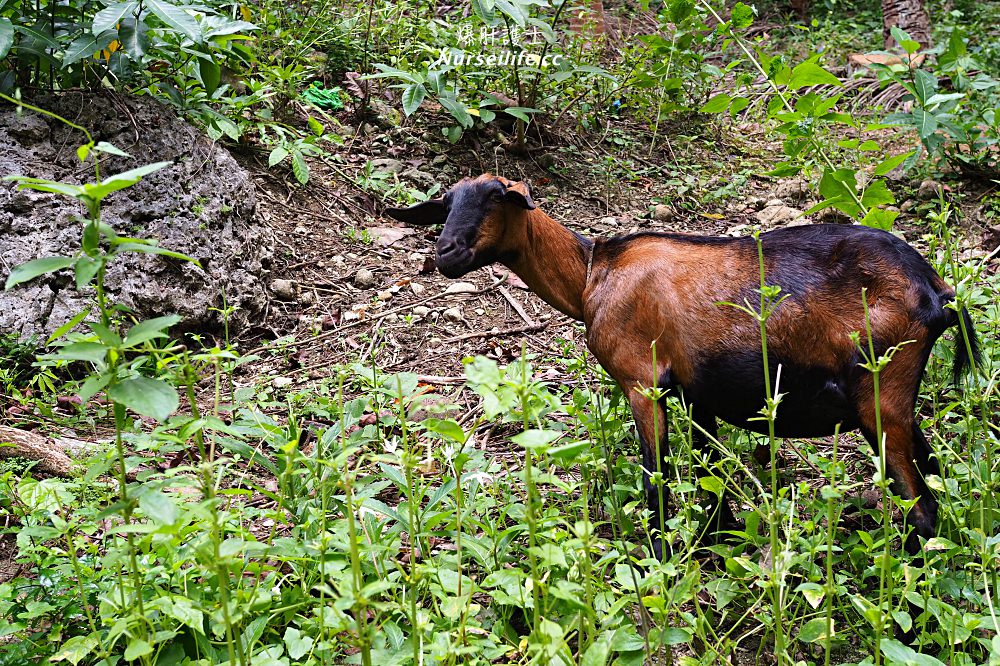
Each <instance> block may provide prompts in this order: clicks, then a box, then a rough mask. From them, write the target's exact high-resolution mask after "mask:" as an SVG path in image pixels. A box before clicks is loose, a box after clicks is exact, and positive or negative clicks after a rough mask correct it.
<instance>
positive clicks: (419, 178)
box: [402, 169, 437, 190]
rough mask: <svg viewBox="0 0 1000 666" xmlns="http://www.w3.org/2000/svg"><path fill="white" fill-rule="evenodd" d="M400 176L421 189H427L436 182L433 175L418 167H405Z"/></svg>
mask: <svg viewBox="0 0 1000 666" xmlns="http://www.w3.org/2000/svg"><path fill="white" fill-rule="evenodd" d="M402 176H403V178H406V179H407V180H409V181H410V182H412V183H413V184H414V185H416V186H417V187H419V188H420V189H423V190H429V189H430V188H432V187H434V185H435V184H436V183H437V179H435V178H434V176H433V175H431V174H429V173H427V172H426V171H421V170H419V169H407V170H406V171H404V172H403V173H402Z"/></svg>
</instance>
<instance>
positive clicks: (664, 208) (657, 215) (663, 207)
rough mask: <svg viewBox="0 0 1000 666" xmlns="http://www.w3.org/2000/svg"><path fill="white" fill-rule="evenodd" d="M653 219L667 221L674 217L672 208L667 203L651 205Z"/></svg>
mask: <svg viewBox="0 0 1000 666" xmlns="http://www.w3.org/2000/svg"><path fill="white" fill-rule="evenodd" d="M653 219H654V220H659V221H660V222H669V221H671V220H672V219H674V209H673V208H671V207H670V206H668V205H667V204H656V205H655V206H653Z"/></svg>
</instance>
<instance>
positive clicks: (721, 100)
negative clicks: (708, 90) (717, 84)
mask: <svg viewBox="0 0 1000 666" xmlns="http://www.w3.org/2000/svg"><path fill="white" fill-rule="evenodd" d="M732 101H733V98H732V97H730V96H729V95H727V94H726V93H719V94H718V95H715V96H714V97H712V99H710V100H708V101H707V102H705V104H704V105H703V106H702V107H701V108H700V109H698V111H700V112H701V113H721V112H723V111H725V110H726V109H728V108H729V104H730V103H731V102H732Z"/></svg>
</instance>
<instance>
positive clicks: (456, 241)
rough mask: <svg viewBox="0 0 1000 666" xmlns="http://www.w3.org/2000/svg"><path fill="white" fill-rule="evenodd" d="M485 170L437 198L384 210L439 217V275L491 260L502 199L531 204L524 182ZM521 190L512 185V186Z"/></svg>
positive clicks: (414, 220)
mask: <svg viewBox="0 0 1000 666" xmlns="http://www.w3.org/2000/svg"><path fill="white" fill-rule="evenodd" d="M515 187H517V185H515V184H514V183H511V182H510V181H507V180H505V179H501V178H496V177H494V176H490V175H483V176H480V177H479V178H476V179H469V178H465V179H463V180H462V181H460V182H459V183H457V184H456V185H455V186H453V187H452V188H451V189H449V190H448V191H447V192H446V193H445V195H444V196H443V197H442V198H440V199H431V200H430V201H425V202H423V203H419V204H416V205H415V206H410V207H409V208H389V209H387V210H386V215H388V216H389V217H392V218H394V219H396V220H399V221H401V222H405V223H407V224H414V225H421V226H424V225H431V224H440V223H442V222H443V223H444V229H443V230H442V231H441V235H440V236H438V240H437V261H436V263H437V267H438V270H439V271H441V273H442V275H444V276H445V277H449V278H457V277H461V276H463V275H465V274H466V273H468V272H470V271H473V270H475V269H477V268H481V267H483V266H486V265H488V264H491V263H493V262H494V261H496V260H497V259H499V258H500V256H501V253H502V252H503V239H504V233H505V229H506V224H507V219H508V215H507V211H506V210H505V209H506V207H507V205H513V206H516V207H518V208H520V209H524V210H532V209H534V208H535V204H534V202H533V201H532V200H531V195H530V194H528V193H526V192H528V188H527V185H526V184H525V185H523V186H522V187H519V188H518V189H514V188H515ZM519 189H520V190H524V191H523V192H522V191H518V190H519Z"/></svg>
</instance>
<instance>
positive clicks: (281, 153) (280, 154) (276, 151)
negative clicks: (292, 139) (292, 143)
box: [267, 146, 288, 167]
mask: <svg viewBox="0 0 1000 666" xmlns="http://www.w3.org/2000/svg"><path fill="white" fill-rule="evenodd" d="M286 157H288V149H287V148H284V147H283V146H275V147H274V148H273V149H272V150H271V154H270V155H268V156H267V166H269V167H273V166H275V165H277V164H281V160H283V159H285V158H286Z"/></svg>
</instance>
